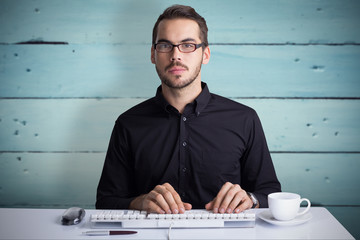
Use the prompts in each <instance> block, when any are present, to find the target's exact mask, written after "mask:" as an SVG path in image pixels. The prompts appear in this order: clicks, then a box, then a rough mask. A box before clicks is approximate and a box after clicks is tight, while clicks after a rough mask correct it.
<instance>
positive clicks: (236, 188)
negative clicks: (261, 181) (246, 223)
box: [219, 184, 243, 213]
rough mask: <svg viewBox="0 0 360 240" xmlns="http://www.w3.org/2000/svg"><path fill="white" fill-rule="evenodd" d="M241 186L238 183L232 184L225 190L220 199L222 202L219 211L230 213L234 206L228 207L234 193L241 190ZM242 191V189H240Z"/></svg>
mask: <svg viewBox="0 0 360 240" xmlns="http://www.w3.org/2000/svg"><path fill="white" fill-rule="evenodd" d="M241 190H242V189H241V187H240V186H239V185H238V184H234V185H232V186H231V187H230V189H229V190H228V191H227V193H226V195H225V196H224V198H223V199H222V202H221V204H220V210H219V211H220V213H224V212H227V213H232V212H233V210H234V208H230V203H231V201H233V199H234V197H235V195H236V194H237V193H238V192H239V191H241ZM242 191H243V190H242Z"/></svg>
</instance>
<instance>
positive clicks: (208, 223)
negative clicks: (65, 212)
mask: <svg viewBox="0 0 360 240" xmlns="http://www.w3.org/2000/svg"><path fill="white" fill-rule="evenodd" d="M90 223H91V227H92V228H169V227H172V228H208V227H217V228H223V227H254V226H255V212H254V211H253V210H247V211H244V212H242V213H230V214H228V213H225V214H220V213H212V212H210V211H207V210H202V209H200V210H189V211H186V212H185V213H183V214H154V213H149V214H148V213H146V212H145V211H135V210H104V211H103V210H97V211H96V213H94V214H91V216H90Z"/></svg>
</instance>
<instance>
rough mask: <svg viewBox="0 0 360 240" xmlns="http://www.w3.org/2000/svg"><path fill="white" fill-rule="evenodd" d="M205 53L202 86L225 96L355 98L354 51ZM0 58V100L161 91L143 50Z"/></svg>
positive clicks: (63, 50)
mask: <svg viewBox="0 0 360 240" xmlns="http://www.w3.org/2000/svg"><path fill="white" fill-rule="evenodd" d="M210 47H211V54H212V55H211V59H210V63H209V64H208V65H203V72H202V80H203V81H205V82H207V83H208V84H209V87H210V89H211V91H213V92H215V93H218V94H220V95H223V96H227V97H242V98H249V97H270V98H294V97H297V98H358V97H359V96H360V81H359V76H360V61H359V59H360V46H341V47H335V46H234V45H226V46H224V45H222V46H210ZM0 51H1V52H2V53H3V54H2V56H0V61H1V62H0V82H1V84H0V97H6V98H22V97H26V98H29V97H30V98H54V97H56V98H81V97H86V98H114V97H115V98H116V97H121V98H124V97H136V98H137V97H152V96H153V95H154V92H155V90H156V88H157V86H158V85H159V84H160V80H159V79H158V77H157V74H156V71H155V67H154V65H153V64H151V62H150V46H149V45H66V46H58V45H3V46H1V45H0ZM35 59H36V60H35ZM34 60H35V61H34Z"/></svg>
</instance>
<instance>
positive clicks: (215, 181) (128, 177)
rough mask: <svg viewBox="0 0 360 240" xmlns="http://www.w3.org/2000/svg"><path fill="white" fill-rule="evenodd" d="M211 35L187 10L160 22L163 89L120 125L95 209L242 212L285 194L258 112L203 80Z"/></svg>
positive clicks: (156, 41) (156, 51) (156, 48)
mask: <svg viewBox="0 0 360 240" xmlns="http://www.w3.org/2000/svg"><path fill="white" fill-rule="evenodd" d="M207 31H208V29H207V26H206V22H205V20H204V19H203V18H202V17H201V16H200V15H198V14H197V13H196V12H195V10H194V9H192V8H191V7H188V6H181V5H174V6H172V7H170V8H168V9H166V10H165V11H164V13H163V14H162V15H160V17H159V19H158V21H157V22H156V23H155V26H154V29H153V45H152V48H151V62H152V63H153V64H155V68H156V71H157V73H158V75H159V78H160V79H161V86H160V87H159V88H158V89H157V93H156V96H155V97H153V98H151V99H149V100H147V101H144V102H143V103H140V104H139V105H137V106H135V107H133V108H131V109H130V110H128V111H126V112H125V113H123V114H122V115H120V117H119V118H118V119H117V121H116V124H115V126H114V130H113V133H112V136H111V139H110V143H109V148H108V152H107V156H106V159H105V163H104V168H103V172H102V175H101V179H100V182H99V186H98V192H97V202H96V207H97V208H101V209H127V208H130V209H138V210H146V211H148V212H156V213H183V212H184V211H185V210H189V209H191V208H206V209H208V210H212V211H213V212H215V213H225V212H226V213H231V212H236V213H238V212H241V211H243V210H245V209H249V208H252V207H267V195H268V194H269V193H272V192H278V191H281V188H280V183H279V181H278V179H277V177H276V174H275V170H274V167H273V164H272V160H271V157H270V153H269V150H268V147H267V144H266V140H265V137H264V133H263V130H262V126H261V123H260V120H259V118H258V116H257V115H256V112H255V111H254V110H252V109H251V108H249V107H246V106H244V105H242V104H240V103H237V102H234V101H232V100H229V99H226V98H223V97H220V96H218V95H215V94H211V93H210V92H209V89H208V87H207V85H206V84H205V83H203V82H201V66H202V64H207V63H208V62H209V60H210V49H209V46H208V41H207ZM219 81H221V79H219Z"/></svg>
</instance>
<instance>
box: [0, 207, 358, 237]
mask: <svg viewBox="0 0 360 240" xmlns="http://www.w3.org/2000/svg"><path fill="white" fill-rule="evenodd" d="M264 210H266V209H256V213H257V214H258V213H260V212H261V211H264ZM64 211H65V209H9V208H3V209H0V239H167V237H168V235H167V234H168V229H136V231H138V233H137V234H135V235H121V236H120V235H118V236H101V237H98V236H96V237H92V236H84V235H83V234H82V232H84V231H88V230H92V229H90V226H89V222H88V219H89V216H90V214H92V213H93V212H94V211H95V210H86V216H85V219H84V220H83V221H82V222H81V223H80V224H79V225H73V226H63V225H61V223H60V219H61V215H62V213H63V212H64ZM310 211H311V213H312V216H313V217H312V219H311V220H310V221H309V222H307V223H304V224H301V225H297V226H287V227H280V226H274V225H271V224H269V223H266V222H264V221H263V220H261V219H260V218H258V217H257V219H256V226H255V228H217V229H172V230H171V239H354V238H353V237H352V236H351V234H350V233H349V232H348V231H347V230H346V229H345V228H344V227H343V226H342V225H341V224H340V223H339V222H338V221H337V220H336V219H335V218H334V217H333V216H332V215H331V213H330V212H329V211H328V210H327V209H325V208H321V207H314V208H311V210H310Z"/></svg>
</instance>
